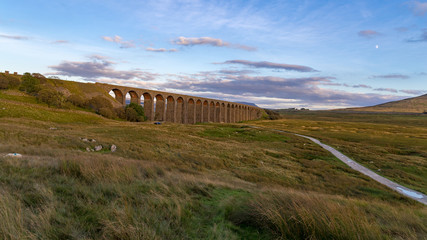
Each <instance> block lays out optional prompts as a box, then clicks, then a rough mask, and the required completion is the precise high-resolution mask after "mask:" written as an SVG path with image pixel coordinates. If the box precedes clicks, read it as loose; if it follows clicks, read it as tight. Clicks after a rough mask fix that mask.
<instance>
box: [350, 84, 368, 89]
mask: <svg viewBox="0 0 427 240" xmlns="http://www.w3.org/2000/svg"><path fill="white" fill-rule="evenodd" d="M351 87H352V88H372V87H371V86H368V85H365V84H358V85H353V86H351Z"/></svg>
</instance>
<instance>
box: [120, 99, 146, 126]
mask: <svg viewBox="0 0 427 240" xmlns="http://www.w3.org/2000/svg"><path fill="white" fill-rule="evenodd" d="M130 109H132V110H133V111H132V110H130ZM125 113H126V119H127V120H128V121H131V122H143V121H146V120H147V118H146V117H145V113H144V108H143V107H142V106H141V105H139V104H136V103H130V104H129V105H127V106H126V109H125Z"/></svg>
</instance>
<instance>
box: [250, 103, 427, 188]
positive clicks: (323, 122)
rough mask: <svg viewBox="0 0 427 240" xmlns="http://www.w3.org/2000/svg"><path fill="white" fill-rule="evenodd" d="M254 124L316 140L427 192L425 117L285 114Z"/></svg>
mask: <svg viewBox="0 0 427 240" xmlns="http://www.w3.org/2000/svg"><path fill="white" fill-rule="evenodd" d="M283 117H284V119H281V120H278V121H264V122H258V123H257V124H258V125H262V126H268V127H271V128H276V129H282V130H287V131H290V132H296V133H301V134H305V135H309V136H313V137H316V138H318V139H320V140H321V141H323V142H324V143H326V144H329V145H331V146H333V147H335V148H337V149H338V150H340V151H341V152H343V153H344V154H346V155H348V156H350V157H351V158H353V159H354V160H356V161H357V162H359V163H361V164H363V165H365V166H366V167H368V168H370V169H372V170H374V171H376V172H377V173H378V174H380V175H383V176H385V177H388V178H390V179H392V180H394V181H396V182H398V183H400V184H402V185H405V186H407V187H409V188H413V189H415V190H418V191H420V192H423V193H427V115H425V114H420V115H393V114H360V113H359V114H355V113H336V112H332V111H324V112H305V113H289V114H285V115H283Z"/></svg>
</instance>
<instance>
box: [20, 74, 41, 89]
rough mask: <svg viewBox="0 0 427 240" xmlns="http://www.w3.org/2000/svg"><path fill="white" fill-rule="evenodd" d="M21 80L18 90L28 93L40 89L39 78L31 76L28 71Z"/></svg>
mask: <svg viewBox="0 0 427 240" xmlns="http://www.w3.org/2000/svg"><path fill="white" fill-rule="evenodd" d="M21 80H22V83H21V86H20V87H19V90H21V91H24V92H26V93H29V94H35V93H37V92H38V91H39V90H40V80H39V79H37V78H35V77H33V76H31V74H30V73H25V74H24V76H22V78H21Z"/></svg>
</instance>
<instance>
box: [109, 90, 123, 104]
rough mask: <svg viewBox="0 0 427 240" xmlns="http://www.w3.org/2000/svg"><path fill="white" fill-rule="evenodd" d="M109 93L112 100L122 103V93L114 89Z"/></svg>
mask: <svg viewBox="0 0 427 240" xmlns="http://www.w3.org/2000/svg"><path fill="white" fill-rule="evenodd" d="M109 93H110V95H111V96H112V97H114V99H116V101H117V102H119V103H121V104H123V103H124V100H123V93H122V91H120V90H119V89H117V88H115V89H113V90H111V91H110V92H109Z"/></svg>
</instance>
